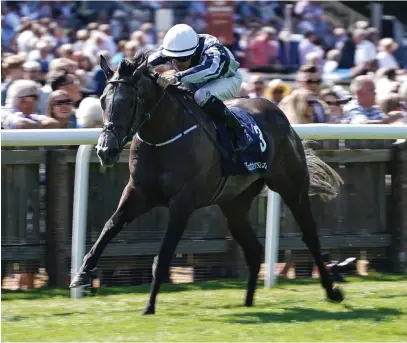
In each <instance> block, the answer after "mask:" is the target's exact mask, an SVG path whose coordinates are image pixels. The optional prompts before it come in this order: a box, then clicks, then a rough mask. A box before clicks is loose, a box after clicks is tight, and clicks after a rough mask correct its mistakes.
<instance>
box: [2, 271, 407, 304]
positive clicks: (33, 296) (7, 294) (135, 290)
mask: <svg viewBox="0 0 407 343" xmlns="http://www.w3.org/2000/svg"><path fill="white" fill-rule="evenodd" d="M347 281H348V283H359V282H362V283H363V282H377V281H380V282H384V281H387V282H396V281H407V275H393V274H374V273H372V274H371V275H369V276H351V277H347ZM319 282H320V281H319V279H312V278H306V279H295V280H279V281H278V285H277V288H283V289H284V288H288V287H290V291H298V292H301V289H296V287H298V286H301V285H317V284H319ZM258 285H259V287H262V286H263V281H260V280H259V281H258ZM338 285H340V284H338ZM245 288H246V283H245V281H237V280H217V281H207V282H194V283H188V284H170V283H165V284H164V285H163V286H162V287H161V290H160V293H172V292H187V291H198V290H204V291H210V290H222V289H241V290H244V289H245ZM149 291H150V285H149V284H145V285H141V286H122V287H101V288H94V289H93V290H92V291H90V290H89V289H88V290H85V295H86V296H89V297H92V296H98V295H120V294H146V293H149ZM396 296H397V295H396ZM396 296H395V297H396ZM53 297H63V298H69V297H70V290H69V289H68V288H66V289H61V288H50V287H42V288H36V289H33V290H28V291H24V290H19V291H9V290H2V294H1V300H2V301H9V300H39V299H50V298H53Z"/></svg>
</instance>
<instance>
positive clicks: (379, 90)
mask: <svg viewBox="0 0 407 343" xmlns="http://www.w3.org/2000/svg"><path fill="white" fill-rule="evenodd" d="M396 76H397V75H396V69H394V68H382V69H379V70H378V71H377V72H376V82H375V85H376V102H379V101H381V99H382V98H383V97H386V96H387V95H388V94H390V93H397V92H398V88H399V86H400V82H399V81H397V80H396Z"/></svg>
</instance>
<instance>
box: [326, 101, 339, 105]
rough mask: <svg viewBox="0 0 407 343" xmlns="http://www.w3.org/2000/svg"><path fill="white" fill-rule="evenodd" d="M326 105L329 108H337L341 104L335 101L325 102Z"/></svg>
mask: <svg viewBox="0 0 407 343" xmlns="http://www.w3.org/2000/svg"><path fill="white" fill-rule="evenodd" d="M326 103H327V104H328V105H329V106H339V105H340V104H341V102H340V101H339V100H335V101H326Z"/></svg>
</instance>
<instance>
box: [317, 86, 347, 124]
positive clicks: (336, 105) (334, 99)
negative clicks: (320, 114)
mask: <svg viewBox="0 0 407 343" xmlns="http://www.w3.org/2000/svg"><path fill="white" fill-rule="evenodd" d="M321 99H322V100H323V101H324V102H325V103H326V105H327V106H326V108H325V115H326V120H327V123H330V124H340V123H344V121H343V107H342V104H341V99H340V96H339V95H338V94H337V93H336V92H335V91H333V90H332V89H324V90H322V91H321Z"/></svg>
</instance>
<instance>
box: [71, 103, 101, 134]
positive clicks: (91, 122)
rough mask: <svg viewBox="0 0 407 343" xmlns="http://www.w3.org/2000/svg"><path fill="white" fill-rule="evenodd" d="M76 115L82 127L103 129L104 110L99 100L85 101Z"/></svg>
mask: <svg viewBox="0 0 407 343" xmlns="http://www.w3.org/2000/svg"><path fill="white" fill-rule="evenodd" d="M75 115H76V118H77V120H78V124H79V126H81V127H101V126H102V125H103V109H102V106H101V105H100V100H99V99H97V98H93V97H87V98H85V99H83V100H82V101H81V103H80V104H79V107H78V109H77V110H76V114H75Z"/></svg>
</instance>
